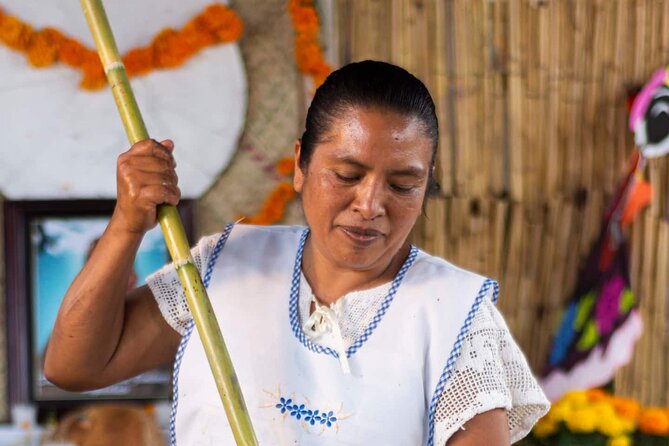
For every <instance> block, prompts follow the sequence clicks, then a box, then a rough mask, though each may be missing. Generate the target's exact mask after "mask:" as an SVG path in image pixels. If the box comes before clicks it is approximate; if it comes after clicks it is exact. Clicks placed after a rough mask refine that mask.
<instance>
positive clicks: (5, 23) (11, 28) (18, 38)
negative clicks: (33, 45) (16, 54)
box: [0, 15, 32, 51]
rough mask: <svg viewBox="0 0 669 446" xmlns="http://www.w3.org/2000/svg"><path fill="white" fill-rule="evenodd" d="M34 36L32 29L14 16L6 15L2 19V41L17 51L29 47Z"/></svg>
mask: <svg viewBox="0 0 669 446" xmlns="http://www.w3.org/2000/svg"><path fill="white" fill-rule="evenodd" d="M31 36H32V28H31V27H30V26H28V25H26V24H25V23H23V22H21V21H20V20H19V19H17V18H16V17H14V16H10V15H5V16H2V18H0V41H2V42H3V43H4V44H5V45H7V46H8V47H10V48H12V49H15V50H20V51H21V50H24V49H25V48H27V47H28V43H29V42H30V38H31Z"/></svg>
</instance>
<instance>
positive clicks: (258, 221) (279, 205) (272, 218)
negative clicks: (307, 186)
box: [244, 181, 295, 225]
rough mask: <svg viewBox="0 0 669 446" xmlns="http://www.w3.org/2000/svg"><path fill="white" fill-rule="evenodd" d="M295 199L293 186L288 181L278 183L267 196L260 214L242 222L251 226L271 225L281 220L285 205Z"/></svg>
mask: <svg viewBox="0 0 669 446" xmlns="http://www.w3.org/2000/svg"><path fill="white" fill-rule="evenodd" d="M294 198H295V190H294V189H293V184H292V183H290V182H288V181H283V182H281V183H279V184H278V185H277V186H276V187H275V188H274V190H273V191H272V192H271V193H270V194H269V196H268V197H267V199H266V200H265V203H264V204H263V206H262V208H261V209H260V212H258V213H257V214H256V215H254V216H253V217H250V218H246V219H245V220H244V222H245V223H248V224H251V225H271V224H272V223H276V222H277V221H279V220H281V218H283V214H284V213H285V210H286V205H287V204H288V203H289V202H291V201H292V200H293V199H294Z"/></svg>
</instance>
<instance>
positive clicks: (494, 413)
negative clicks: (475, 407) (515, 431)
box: [446, 409, 511, 446]
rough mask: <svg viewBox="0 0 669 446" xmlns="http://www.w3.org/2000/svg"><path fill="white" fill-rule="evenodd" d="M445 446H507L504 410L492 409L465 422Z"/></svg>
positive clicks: (508, 443) (507, 437) (508, 441)
mask: <svg viewBox="0 0 669 446" xmlns="http://www.w3.org/2000/svg"><path fill="white" fill-rule="evenodd" d="M446 444H447V446H480V445H483V444H484V445H486V446H509V445H510V444H511V439H510V438H509V425H508V420H507V416H506V410H504V409H493V410H489V411H488V412H483V413H482V414H479V415H476V416H475V417H474V418H472V419H471V420H469V421H467V422H466V423H465V425H464V426H463V429H461V430H458V431H457V432H456V433H455V434H453V436H452V437H451V438H450V440H448V442H447V443H446Z"/></svg>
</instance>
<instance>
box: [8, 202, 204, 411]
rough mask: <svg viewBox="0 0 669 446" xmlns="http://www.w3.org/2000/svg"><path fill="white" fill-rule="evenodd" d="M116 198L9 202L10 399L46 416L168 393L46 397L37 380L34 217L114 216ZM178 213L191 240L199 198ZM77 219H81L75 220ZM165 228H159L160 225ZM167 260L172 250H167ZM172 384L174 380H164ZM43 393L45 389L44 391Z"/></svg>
mask: <svg viewBox="0 0 669 446" xmlns="http://www.w3.org/2000/svg"><path fill="white" fill-rule="evenodd" d="M114 204H115V202H114V201H113V200H69V201H65V200H64V201H6V202H5V203H4V223H5V279H6V327H7V328H6V329H7V358H6V359H7V371H8V403H9V404H10V405H12V404H15V403H25V402H31V403H34V404H35V405H37V407H38V410H39V412H40V415H41V416H44V415H45V414H46V413H47V412H61V411H62V410H66V409H69V408H71V407H74V406H77V405H79V404H81V403H82V402H84V401H95V400H99V399H105V400H114V399H125V400H127V399H141V400H153V399H159V398H161V397H162V398H164V397H167V396H168V394H169V391H168V394H165V395H160V396H159V395H153V396H146V395H145V396H143V397H140V398H135V397H133V395H125V396H121V395H118V394H113V395H86V394H79V395H78V394H69V395H68V396H66V397H62V398H61V397H59V396H55V397H54V396H53V395H51V397H48V398H46V397H45V396H44V394H39V393H40V392H41V389H40V388H39V387H38V385H37V384H36V381H35V370H34V363H35V358H36V351H35V350H36V348H35V342H34V341H35V338H36V335H35V333H36V327H35V325H36V324H35V323H34V312H35V311H36V309H35V308H34V305H35V300H34V297H35V291H34V290H33V283H34V278H33V277H32V273H33V268H34V263H35V261H36V260H35V259H34V258H33V256H32V253H33V244H34V240H31V225H33V222H35V221H40V222H41V221H49V219H53V220H54V221H84V222H85V221H87V219H89V218H90V219H91V221H95V222H96V224H98V225H99V224H100V218H104V217H109V216H110V215H111V213H112V211H113V209H114ZM179 213H180V214H181V218H182V220H183V222H184V228H185V230H186V233H187V234H188V237H189V239H190V240H192V235H193V221H194V214H195V202H193V201H190V200H185V201H182V202H181V203H180V204H179ZM70 219H77V220H70ZM157 230H158V231H160V228H158V229H157ZM165 254H166V256H165V262H167V261H169V255H168V254H167V251H166V250H165ZM165 384H166V386H167V388H168V389H171V384H170V380H167V382H166V383H165ZM42 393H44V392H42Z"/></svg>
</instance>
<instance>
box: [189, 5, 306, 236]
mask: <svg viewBox="0 0 669 446" xmlns="http://www.w3.org/2000/svg"><path fill="white" fill-rule="evenodd" d="M233 8H234V9H235V10H236V11H237V12H238V13H239V15H240V16H241V17H242V19H243V20H244V24H245V30H244V35H243V37H242V39H241V41H240V47H241V51H242V55H243V58H244V63H245V65H246V73H247V81H248V94H249V98H248V111H247V118H246V127H245V129H244V133H243V135H242V138H241V141H240V142H239V149H238V150H237V153H236V154H235V155H234V157H233V159H232V160H231V162H230V164H229V166H228V168H227V169H226V171H225V172H224V173H223V174H222V175H221V177H220V178H219V179H218V181H217V182H216V183H215V184H214V186H213V187H212V188H211V189H210V190H209V191H208V192H207V193H206V194H205V195H204V196H203V197H202V198H201V200H200V201H199V210H198V215H199V217H200V222H199V223H200V231H201V233H203V234H208V233H212V232H217V231H220V230H221V228H223V227H224V225H225V224H227V223H229V222H231V221H234V220H235V219H237V218H238V217H239V216H240V215H245V216H251V215H254V214H255V213H256V212H257V211H258V210H259V209H260V207H261V206H262V204H263V202H264V201H265V198H266V197H267V195H268V194H269V192H270V191H271V190H272V189H273V188H274V187H275V186H276V184H277V181H278V180H277V178H275V177H274V176H273V175H272V174H271V173H269V172H268V171H267V166H268V165H270V164H271V163H273V162H276V161H277V160H279V159H280V158H283V157H285V156H290V155H292V153H293V145H294V142H295V138H296V137H297V136H298V133H300V132H301V130H302V126H303V123H302V119H303V118H302V117H303V115H304V106H303V94H302V92H301V90H300V89H301V88H302V78H301V75H300V74H299V73H298V72H297V69H296V66H295V61H294V60H295V59H294V56H293V48H294V46H293V28H292V25H291V23H290V16H289V14H288V10H287V8H286V1H285V0H244V1H239V2H236V3H235V4H234V5H233ZM245 147H246V149H243V148H245ZM249 148H250V149H249ZM286 214H287V215H286V218H285V219H284V221H285V222H298V221H302V214H301V209H300V207H299V205H297V206H296V205H295V204H294V203H293V204H291V205H290V206H289V207H288V209H287V213H286Z"/></svg>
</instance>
